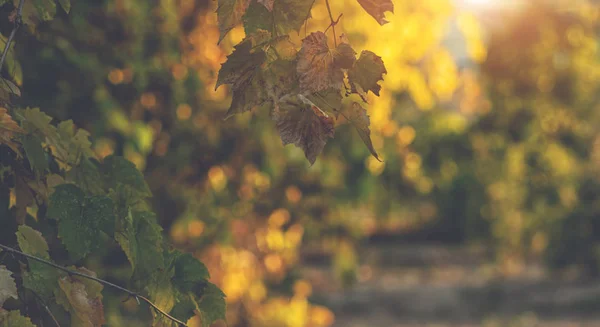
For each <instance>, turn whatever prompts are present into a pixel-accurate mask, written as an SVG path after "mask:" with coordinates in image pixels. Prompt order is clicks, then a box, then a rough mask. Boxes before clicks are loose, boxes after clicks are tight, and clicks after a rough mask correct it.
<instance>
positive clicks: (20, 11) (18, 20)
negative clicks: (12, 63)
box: [0, 0, 25, 71]
mask: <svg viewBox="0 0 600 327" xmlns="http://www.w3.org/2000/svg"><path fill="white" fill-rule="evenodd" d="M24 3H25V0H20V1H19V7H17V16H16V17H15V25H14V26H13V29H12V31H11V32H10V35H9V36H8V40H7V41H6V44H5V45H4V52H2V58H1V59H0V71H1V70H2V66H4V61H5V60H6V55H7V54H8V49H9V48H10V44H11V43H12V40H13V39H14V37H15V34H17V30H18V29H19V27H20V26H21V24H22V23H23V21H22V19H23V16H22V14H23V4H24Z"/></svg>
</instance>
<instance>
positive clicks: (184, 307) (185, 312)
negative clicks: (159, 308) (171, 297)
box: [169, 292, 197, 321]
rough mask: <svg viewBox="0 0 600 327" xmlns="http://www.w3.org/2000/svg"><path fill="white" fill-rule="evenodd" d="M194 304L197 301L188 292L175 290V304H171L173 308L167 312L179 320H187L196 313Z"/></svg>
mask: <svg viewBox="0 0 600 327" xmlns="http://www.w3.org/2000/svg"><path fill="white" fill-rule="evenodd" d="M196 304H197V301H196V300H195V297H194V295H193V294H191V293H190V292H185V293H182V292H177V293H176V296H175V306H173V309H171V312H169V314H170V315H172V316H173V317H175V318H177V319H179V320H181V321H188V320H189V319H190V318H191V317H193V316H194V315H196V313H195V310H196Z"/></svg>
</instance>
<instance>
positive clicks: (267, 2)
mask: <svg viewBox="0 0 600 327" xmlns="http://www.w3.org/2000/svg"><path fill="white" fill-rule="evenodd" d="M257 2H258V3H260V4H262V5H263V6H265V8H267V10H269V11H273V5H274V4H275V0H257Z"/></svg>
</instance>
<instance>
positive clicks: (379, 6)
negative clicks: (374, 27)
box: [358, 0, 394, 25]
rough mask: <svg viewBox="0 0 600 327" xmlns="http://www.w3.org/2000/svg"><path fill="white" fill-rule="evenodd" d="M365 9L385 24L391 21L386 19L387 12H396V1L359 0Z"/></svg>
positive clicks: (381, 23)
mask: <svg viewBox="0 0 600 327" xmlns="http://www.w3.org/2000/svg"><path fill="white" fill-rule="evenodd" d="M358 3H359V4H360V5H361V6H362V7H363V9H364V10H365V11H366V12H367V13H368V14H369V15H371V16H373V18H375V20H376V21H377V22H378V23H379V25H384V24H387V23H389V22H388V21H387V20H385V12H386V11H390V12H392V13H393V12H394V3H393V2H392V0H358Z"/></svg>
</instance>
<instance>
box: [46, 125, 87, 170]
mask: <svg viewBox="0 0 600 327" xmlns="http://www.w3.org/2000/svg"><path fill="white" fill-rule="evenodd" d="M57 132H58V138H57V139H56V140H54V139H52V138H49V140H48V143H49V144H50V145H54V146H55V147H56V148H57V153H56V154H55V155H56V156H57V158H58V159H59V160H61V161H63V162H65V163H68V164H69V165H75V164H77V163H78V162H79V161H80V159H81V158H87V157H91V156H93V153H92V149H91V145H92V143H91V142H90V140H89V136H90V133H88V132H87V131H86V130H83V129H77V130H75V125H74V124H73V121H72V120H66V121H62V122H60V124H58V127H57Z"/></svg>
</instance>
